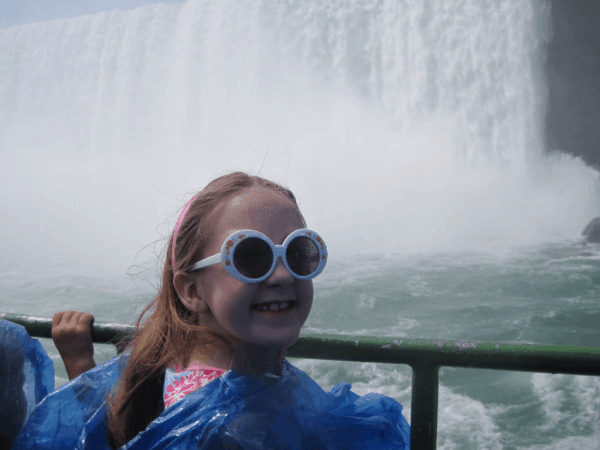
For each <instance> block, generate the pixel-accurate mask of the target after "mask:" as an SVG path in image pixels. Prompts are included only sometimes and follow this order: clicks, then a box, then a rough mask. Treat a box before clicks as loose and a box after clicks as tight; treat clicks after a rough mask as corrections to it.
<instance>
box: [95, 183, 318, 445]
mask: <svg viewBox="0 0 600 450" xmlns="http://www.w3.org/2000/svg"><path fill="white" fill-rule="evenodd" d="M253 186H263V187H265V188H268V189H272V190H274V191H276V192H278V193H280V194H282V195H284V196H286V197H287V198H289V199H290V200H292V201H293V202H294V204H296V206H298V205H297V202H296V198H295V197H294V194H292V192H291V191H290V190H288V189H286V188H284V187H282V186H280V185H278V184H276V183H273V182H271V181H268V180H265V179H264V178H260V177H258V176H249V175H247V174H245V173H243V172H234V173H231V174H228V175H224V176H222V177H219V178H217V179H215V180H213V181H212V182H210V183H209V184H208V185H207V186H206V187H205V188H204V189H203V190H202V191H200V192H199V193H198V194H196V196H195V197H194V199H193V201H192V202H191V204H190V207H189V209H188V211H187V213H186V214H185V217H184V218H183V221H182V223H181V226H180V228H179V231H178V232H177V236H176V239H177V242H176V245H175V265H174V266H173V263H172V261H171V254H172V248H173V235H171V237H170V239H169V243H168V247H167V252H166V255H167V256H166V258H165V264H164V268H163V271H162V277H161V278H162V279H161V284H160V288H159V291H158V294H157V296H156V298H155V299H154V300H153V301H152V302H151V303H150V304H149V305H148V306H146V308H145V309H144V311H142V313H141V314H140V316H139V317H138V319H137V322H136V324H135V332H134V333H133V336H132V337H131V341H130V342H129V344H128V346H127V349H128V350H131V353H130V356H129V360H128V362H127V365H126V367H125V369H124V372H123V374H122V376H121V379H120V380H119V384H118V386H117V387H116V393H115V394H114V395H112V394H111V395H109V398H108V402H107V403H108V436H107V438H108V442H109V445H110V446H111V447H112V448H114V449H116V448H119V447H121V446H123V445H124V444H126V443H127V442H129V441H130V440H131V439H132V438H133V437H135V436H136V435H137V434H138V433H139V432H141V431H143V430H145V429H146V427H147V426H148V424H149V423H150V422H152V421H153V420H154V419H155V418H156V417H157V416H158V415H159V413H160V411H161V407H162V406H163V398H162V397H163V395H162V394H163V392H162V390H163V383H164V376H165V375H164V374H165V370H166V369H167V367H168V366H169V365H170V364H172V363H173V361H181V364H182V365H183V367H185V366H186V365H187V364H188V362H189V358H190V356H191V350H192V349H195V348H197V347H198V346H199V345H203V346H205V348H206V349H207V352H211V351H213V350H215V349H218V348H227V349H228V350H230V351H231V350H232V342H231V341H230V339H229V338H228V337H227V336H221V335H219V334H217V333H215V332H214V331H212V330H211V329H210V328H209V327H207V326H203V325H199V324H197V323H195V319H194V316H192V314H191V313H190V311H189V310H188V309H187V308H186V307H185V306H184V305H183V303H182V302H181V300H180V299H179V296H178V295H177V291H176V290H175V287H174V285H173V276H174V274H175V273H176V272H177V271H178V270H186V269H189V268H190V267H191V266H192V265H193V264H194V263H195V262H196V261H197V260H198V258H199V257H200V255H201V252H202V250H203V249H204V247H205V246H206V244H207V243H208V240H209V238H210V236H211V234H212V230H213V229H214V227H215V224H214V223H210V220H209V216H210V214H211V212H213V211H214V210H215V208H216V207H217V206H218V205H219V204H221V202H223V201H225V200H227V199H229V198H231V197H233V196H235V195H236V194H238V193H239V192H241V191H242V190H244V189H247V188H250V187H253ZM298 215H299V217H300V220H301V221H302V223H303V225H304V226H306V222H305V220H304V217H303V216H302V214H301V213H300V211H299V210H298ZM149 310H151V311H152V312H151V314H150V316H148V318H147V319H146V320H144V321H143V322H142V318H143V316H144V315H145V314H146V312H148V311H149Z"/></svg>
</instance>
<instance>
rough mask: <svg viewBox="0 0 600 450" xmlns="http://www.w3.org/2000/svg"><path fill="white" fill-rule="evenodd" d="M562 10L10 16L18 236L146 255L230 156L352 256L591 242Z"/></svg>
mask: <svg viewBox="0 0 600 450" xmlns="http://www.w3.org/2000/svg"><path fill="white" fill-rule="evenodd" d="M548 20H549V5H548V4H546V3H543V2H537V1H534V0H531V1H518V0H502V1H490V2H481V1H479V0H471V1H458V0H455V1H448V0H437V1H431V2H412V1H408V0H405V1H401V0H394V1H388V0H369V1H363V0H360V1H359V0H344V1H342V0H326V1H325V0H310V1H292V0H273V1H260V0H257V1H235V0H197V1H194V0H189V1H188V2H186V3H184V4H154V5H147V6H143V7H139V8H136V9H133V10H128V11H119V10H115V11H112V12H103V13H99V14H94V15H86V16H80V17H76V18H72V19H60V20H53V21H48V22H41V23H32V24H26V25H21V26H17V27H13V28H8V29H0V135H1V136H2V140H1V141H0V163H1V164H2V167H3V168H4V172H5V176H4V177H3V179H2V181H1V183H2V184H1V187H2V189H1V193H0V200H1V201H2V202H3V205H4V208H3V210H2V213H1V215H0V217H1V223H2V226H3V230H4V231H5V233H3V236H2V238H1V239H2V241H1V248H2V249H3V251H5V254H10V255H12V256H13V257H15V258H22V259H23V260H26V259H30V260H39V258H41V257H44V258H50V259H53V258H59V257H60V256H61V255H62V256H64V257H65V258H67V259H70V260H74V261H80V260H87V259H91V258H96V259H100V260H113V259H114V258H116V257H117V256H119V255H121V256H123V258H124V259H123V261H128V262H129V263H130V262H132V259H133V256H132V255H134V254H135V252H136V251H137V250H139V249H140V248H141V247H142V246H143V245H144V244H147V243H148V242H151V241H152V240H154V239H156V233H155V226H156V225H157V224H160V223H161V222H163V221H164V220H165V218H167V217H168V216H169V214H172V213H174V212H175V210H176V209H177V208H178V207H180V206H181V205H182V203H183V199H184V195H183V194H184V193H189V192H193V191H195V190H196V189H199V188H201V187H202V186H203V185H205V184H206V183H207V182H208V181H209V180H210V179H211V178H213V177H214V176H217V175H221V174H223V173H225V172H228V171H231V170H244V171H247V172H250V173H257V172H258V171H259V170H260V173H261V174H262V175H264V176H265V177H267V178H271V179H273V180H275V181H278V182H281V183H283V184H285V185H287V186H289V187H291V188H292V189H293V190H294V192H295V193H296V194H297V196H298V198H299V200H300V202H301V204H300V206H301V208H302V210H303V212H304V214H305V216H306V217H307V220H308V223H309V226H310V227H313V228H315V229H317V230H318V231H319V232H320V233H321V234H322V235H323V236H324V237H325V238H326V240H327V242H328V244H329V245H330V246H331V247H332V249H334V251H337V252H339V253H353V252H381V251H439V250H446V249H454V248H459V249H462V248H467V247H468V248H471V247H473V248H480V247H483V246H486V245H490V244H491V243H503V244H506V243H519V244H523V243H525V244H529V243H534V242H539V241H540V240H548V239H553V238H562V239H564V238H571V237H573V236H576V235H577V234H578V233H579V232H580V231H581V229H582V228H583V226H584V225H585V223H586V222H587V221H588V220H589V219H590V218H591V217H593V216H595V215H600V202H599V200H600V199H599V193H600V189H599V184H598V173H597V172H596V171H594V170H592V169H591V168H589V167H587V166H586V165H585V164H584V163H583V162H582V161H581V160H579V159H577V158H573V157H571V156H568V155H564V154H546V152H545V148H546V144H545V142H544V119H545V111H546V97H547V92H546V84H545V77H544V73H543V67H542V63H543V61H544V44H545V43H546V42H547V40H548V39H550V34H549V31H548V30H547V29H546V27H545V26H544V24H545V23H547V22H548ZM170 220H171V221H172V220H173V218H172V217H170ZM169 224H170V225H169ZM166 225H167V226H166V227H165V228H164V230H163V234H167V233H168V231H169V226H172V223H171V222H168V223H167V224H166ZM15 237H16V238H15ZM15 242H18V243H17V244H16V245H15ZM59 259H60V258H59Z"/></svg>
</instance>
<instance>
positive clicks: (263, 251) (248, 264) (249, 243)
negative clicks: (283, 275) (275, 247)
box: [233, 237, 273, 278]
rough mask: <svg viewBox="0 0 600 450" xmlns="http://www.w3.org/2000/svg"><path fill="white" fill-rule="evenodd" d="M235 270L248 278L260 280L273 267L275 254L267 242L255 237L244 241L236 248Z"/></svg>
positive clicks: (234, 257)
mask: <svg viewBox="0 0 600 450" xmlns="http://www.w3.org/2000/svg"><path fill="white" fill-rule="evenodd" d="M233 263H234V264H235V268H236V269H237V270H238V272H240V273H241V274H242V275H244V276H245V277H247V278H260V277H262V276H263V275H265V274H266V273H267V272H268V271H269V269H270V268H271V266H272V265H273V252H272V251H271V247H269V244H267V243H266V242H265V241H263V240H262V239H259V238H255V237H249V238H247V239H244V240H243V241H242V242H240V243H239V244H238V246H237V247H236V248H235V253H234V255H233Z"/></svg>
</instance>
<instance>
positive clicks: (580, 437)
mask: <svg viewBox="0 0 600 450" xmlns="http://www.w3.org/2000/svg"><path fill="white" fill-rule="evenodd" d="M531 380H532V384H533V391H534V393H535V394H536V395H537V397H538V398H539V400H540V402H541V407H542V410H543V412H544V415H545V417H546V421H545V423H544V424H543V425H542V426H540V427H539V429H538V430H537V432H539V433H544V432H545V433H546V434H550V436H552V435H556V434H559V436H560V435H564V434H569V435H575V436H573V437H569V438H566V439H564V438H562V437H554V439H553V440H554V442H553V443H551V444H548V445H546V446H539V447H533V448H535V449H554V448H574V449H576V448H596V447H595V446H591V447H590V446H589V445H590V443H592V442H593V443H595V444H597V443H599V442H600V378H599V377H591V376H575V375H562V374H557V375H550V374H541V373H536V374H534V375H533V376H532V377H531ZM561 445H562V446H563V447H561ZM571 445H572V447H571ZM583 445H588V447H582V446H583Z"/></svg>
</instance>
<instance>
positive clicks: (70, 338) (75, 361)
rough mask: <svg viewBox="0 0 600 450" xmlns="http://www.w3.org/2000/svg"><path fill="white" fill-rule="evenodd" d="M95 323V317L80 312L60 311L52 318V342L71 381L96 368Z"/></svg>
mask: <svg viewBox="0 0 600 450" xmlns="http://www.w3.org/2000/svg"><path fill="white" fill-rule="evenodd" d="M93 322H94V316H92V315H91V314H88V313H84V312H78V311H59V312H57V313H55V314H54V316H53V317H52V340H53V341H54V345H56V348H57V349H58V352H59V353H60V356H61V358H62V359H63V362H64V363H65V368H66V369H67V375H68V376H69V380H72V379H73V378H75V377H77V376H79V375H81V374H82V373H83V372H85V371H87V370H90V369H92V368H94V367H96V362H95V361H94V345H93V344H92V323H93Z"/></svg>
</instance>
